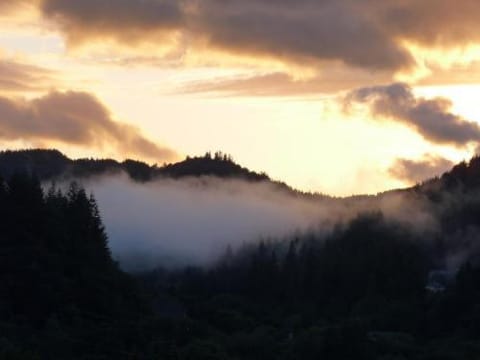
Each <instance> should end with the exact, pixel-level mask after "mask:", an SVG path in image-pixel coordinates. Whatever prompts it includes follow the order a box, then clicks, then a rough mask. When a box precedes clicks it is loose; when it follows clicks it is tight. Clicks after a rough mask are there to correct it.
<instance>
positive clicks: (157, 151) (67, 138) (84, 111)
mask: <svg viewBox="0 0 480 360" xmlns="http://www.w3.org/2000/svg"><path fill="white" fill-rule="evenodd" d="M0 138H3V139H4V140H32V141H47V142H48V141H58V142H63V143H68V144H73V145H80V146H94V147H99V148H102V147H105V146H110V147H113V148H114V149H115V150H116V151H117V152H120V153H121V154H122V155H125V154H128V155H136V156H142V157H146V158H149V159H156V160H170V159H173V158H175V156H176V155H175V152H173V151H172V150H170V149H168V148H163V147H160V146H158V145H156V144H154V143H153V142H151V141H150V140H148V139H146V138H145V137H144V136H142V135H141V133H140V132H139V130H138V129H136V128H135V127H133V126H131V125H127V124H124V123H120V122H116V121H114V120H113V119H112V118H111V115H110V113H109V111H108V110H107V109H106V108H105V107H104V106H103V105H102V104H101V103H100V102H99V101H98V100H97V99H96V98H95V97H94V96H92V95H90V94H88V93H85V92H73V91H70V92H50V93H49V94H47V95H45V96H43V97H40V98H36V99H33V100H12V99H9V98H6V97H0Z"/></svg>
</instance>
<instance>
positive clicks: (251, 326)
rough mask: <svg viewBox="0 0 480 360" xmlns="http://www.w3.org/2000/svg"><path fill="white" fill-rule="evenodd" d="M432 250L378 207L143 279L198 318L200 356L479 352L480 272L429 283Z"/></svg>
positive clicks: (469, 355)
mask: <svg viewBox="0 0 480 360" xmlns="http://www.w3.org/2000/svg"><path fill="white" fill-rule="evenodd" d="M430 246H431V244H429V245H426V244H425V242H422V241H421V239H419V238H418V235H415V234H414V233H413V232H412V231H410V230H409V229H407V228H405V226H402V225H400V224H398V223H394V222H391V221H387V220H385V218H384V217H383V216H382V215H381V214H379V213H369V214H364V215H360V216H359V217H358V218H356V219H354V220H352V221H351V222H350V223H348V224H346V225H343V226H339V227H338V228H337V229H336V230H335V231H334V232H333V234H331V235H330V236H328V238H327V239H324V238H323V237H322V238H320V237H315V235H313V234H306V235H304V236H297V237H296V238H294V239H292V240H290V241H286V242H285V241H280V242H275V241H271V242H260V243H259V244H257V245H254V246H250V247H245V248H242V249H240V250H239V251H236V252H232V251H231V250H230V249H228V250H227V251H226V253H225V255H224V257H223V259H222V260H221V261H220V262H219V263H218V264H217V265H216V266H214V267H213V268H211V269H200V268H189V269H185V270H182V271H177V272H173V273H172V272H168V271H165V270H157V271H156V272H153V273H150V274H145V275H144V281H145V283H146V284H150V286H152V287H153V288H154V289H156V291H157V293H158V294H165V293H169V294H170V295H171V296H172V297H175V298H176V299H178V301H179V303H181V304H182V305H183V306H184V308H185V309H186V313H187V315H188V317H189V318H190V319H192V320H194V321H195V324H196V329H197V330H196V336H195V344H196V350H195V351H196V357H192V359H193V358H205V359H207V358H208V359H267V360H268V359H272V360H273V359H289V360H290V359H291V360H293V359H312V360H313V359H319V358H320V359H321V358H325V359H338V360H340V359H341V360H343V359H419V360H420V359H422V360H426V359H478V357H479V356H480V341H479V340H478V339H479V336H480V325H479V324H480V323H479V322H478V319H479V314H480V312H479V309H480V268H478V267H476V266H474V265H472V264H471V263H469V262H466V263H465V264H464V265H463V266H462V267H461V268H460V270H459V271H458V273H457V274H453V277H454V278H452V279H450V280H448V281H446V282H445V283H444V285H445V288H436V289H435V288H427V285H428V282H429V281H430V280H429V273H430V274H431V272H430V270H431V269H432V267H433V266H434V265H435V264H434V263H437V262H438V259H435V258H434V256H432V252H431V250H432V249H431V247H430ZM213 353H214V354H216V355H212V354H213ZM206 354H210V355H208V356H207V355H206ZM202 356H205V357H202Z"/></svg>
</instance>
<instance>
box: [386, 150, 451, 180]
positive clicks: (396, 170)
mask: <svg viewBox="0 0 480 360" xmlns="http://www.w3.org/2000/svg"><path fill="white" fill-rule="evenodd" d="M453 165H454V163H453V162H452V161H450V160H448V159H445V158H442V157H439V156H434V155H428V154H427V155H425V156H424V157H423V158H422V159H419V160H410V159H396V160H395V162H394V163H393V165H392V166H391V167H390V169H389V173H390V175H392V176H394V177H395V178H397V179H399V180H402V181H405V182H407V183H411V184H416V183H420V182H421V181H424V180H427V179H430V178H432V177H434V176H438V175H441V174H442V173H444V172H445V171H447V170H450V169H451V168H452V167H453Z"/></svg>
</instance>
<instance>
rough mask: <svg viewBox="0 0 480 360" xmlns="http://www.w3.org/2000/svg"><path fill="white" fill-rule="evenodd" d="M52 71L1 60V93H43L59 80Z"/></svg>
mask: <svg viewBox="0 0 480 360" xmlns="http://www.w3.org/2000/svg"><path fill="white" fill-rule="evenodd" d="M54 77H55V74H54V72H53V71H51V70H47V69H44V68H41V67H38V66H35V65H29V64H23V63H19V62H14V61H10V60H0V92H2V93H6V92H25V91H42V90H47V89H49V88H50V87H51V86H52V84H54V83H56V82H57V80H56V79H55V78H54Z"/></svg>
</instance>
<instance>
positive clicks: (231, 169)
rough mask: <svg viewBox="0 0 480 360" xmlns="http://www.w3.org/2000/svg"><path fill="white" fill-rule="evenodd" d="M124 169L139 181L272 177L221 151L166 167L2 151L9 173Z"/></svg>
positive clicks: (1, 168)
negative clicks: (183, 178)
mask: <svg viewBox="0 0 480 360" xmlns="http://www.w3.org/2000/svg"><path fill="white" fill-rule="evenodd" d="M122 171H124V172H125V173H127V174H128V175H129V176H130V177H131V178H132V179H133V180H135V181H150V180H153V179H156V178H160V177H169V178H182V177H189V176H193V177H197V176H216V177H220V178H238V179H244V180H249V181H269V180H270V179H269V177H268V176H267V175H265V174H263V173H262V174H259V173H256V172H253V171H250V170H248V169H246V168H244V167H241V166H240V165H238V164H236V163H235V162H234V161H233V160H232V158H231V157H229V156H227V155H224V154H222V153H219V152H217V153H216V154H215V155H214V156H212V155H211V154H210V153H207V154H205V155H204V156H202V157H187V158H186V159H185V160H183V161H180V162H178V163H174V164H166V165H164V166H162V167H158V166H157V165H149V164H146V163H144V162H141V161H136V160H131V159H127V160H125V161H123V162H118V161H116V160H112V159H78V160H72V159H70V158H68V157H67V156H65V155H64V154H62V153H61V152H59V151H58V150H42V149H34V150H19V151H3V152H1V153H0V173H2V174H3V175H4V176H5V177H7V178H8V177H9V176H11V175H12V174H14V173H15V172H27V173H34V174H35V175H36V176H37V177H39V179H40V180H51V179H54V178H62V177H73V178H77V177H91V176H97V175H105V174H110V173H120V172H122Z"/></svg>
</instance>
